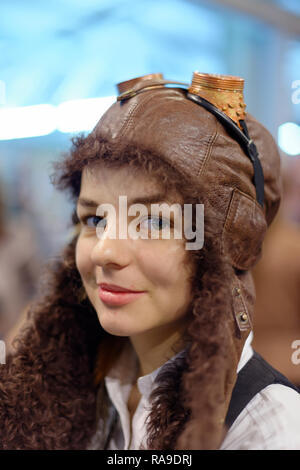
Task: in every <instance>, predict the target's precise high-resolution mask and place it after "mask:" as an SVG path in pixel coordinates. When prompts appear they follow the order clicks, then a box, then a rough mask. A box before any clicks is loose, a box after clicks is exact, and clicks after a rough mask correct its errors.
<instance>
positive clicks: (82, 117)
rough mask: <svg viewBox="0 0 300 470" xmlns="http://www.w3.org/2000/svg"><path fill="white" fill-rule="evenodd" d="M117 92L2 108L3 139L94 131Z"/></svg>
mask: <svg viewBox="0 0 300 470" xmlns="http://www.w3.org/2000/svg"><path fill="white" fill-rule="evenodd" d="M115 100H116V97H115V96H106V97H103V98H90V99H87V100H73V101H65V102H64V103H61V104H60V105H58V106H53V105H50V104H40V105H36V106H22V107H16V108H2V109H0V140H13V139H23V138H25V137H38V136H42V135H47V134H51V133H52V132H54V131H55V130H59V131H61V132H67V133H70V132H83V131H91V130H92V129H93V128H94V127H95V125H96V124H97V122H98V121H99V119H100V118H101V116H102V114H104V113H105V111H106V110H107V109H108V108H109V107H110V106H111V105H112V104H113V102H114V101H115Z"/></svg>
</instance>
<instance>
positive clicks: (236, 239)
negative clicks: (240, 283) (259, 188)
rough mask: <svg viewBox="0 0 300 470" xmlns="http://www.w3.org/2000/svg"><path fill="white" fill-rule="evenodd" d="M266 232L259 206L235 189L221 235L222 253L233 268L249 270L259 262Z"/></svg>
mask: <svg viewBox="0 0 300 470" xmlns="http://www.w3.org/2000/svg"><path fill="white" fill-rule="evenodd" d="M266 231H267V222H266V219H265V215H264V212H263V210H262V208H261V207H260V205H259V204H258V203H257V202H256V201H255V200H254V199H252V198H251V197H250V196H248V195H247V194H245V193H243V192H242V191H240V190H239V189H237V188H235V189H234V190H233V192H232V197H231V201H230V204H229V208H228V212H227V216H226V220H225V224H224V228H223V232H222V250H223V252H226V254H227V255H228V256H229V259H230V260H231V263H232V266H233V267H235V268H237V269H241V270H248V269H251V268H252V267H253V266H254V265H255V264H256V263H257V261H259V259H260V257H261V250H262V242H263V240H264V237H265V233H266Z"/></svg>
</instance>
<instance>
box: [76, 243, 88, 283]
mask: <svg viewBox="0 0 300 470" xmlns="http://www.w3.org/2000/svg"><path fill="white" fill-rule="evenodd" d="M75 261H76V267H77V269H78V271H79V273H80V274H81V276H82V277H84V276H85V274H86V273H88V272H89V271H91V267H92V262H91V256H90V247H89V243H88V240H85V239H84V238H82V237H80V236H79V238H78V241H77V244H76V253H75Z"/></svg>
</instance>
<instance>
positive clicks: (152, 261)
mask: <svg viewBox="0 0 300 470" xmlns="http://www.w3.org/2000/svg"><path fill="white" fill-rule="evenodd" d="M151 245H152V246H150V244H149V246H145V245H144V246H143V247H142V248H141V249H140V250H139V255H138V260H139V265H140V270H141V271H142V272H143V273H144V275H145V276H146V278H147V279H150V280H151V282H152V283H153V284H154V285H160V286H161V287H162V286H169V285H170V284H173V283H174V282H176V281H177V280H178V278H180V277H181V276H182V270H183V266H182V263H183V259H184V255H185V253H184V248H183V247H182V245H181V244H179V243H177V242H174V240H173V241H172V240H170V242H168V241H166V240H163V241H162V242H159V241H157V242H156V243H155V245H154V243H153V244H151Z"/></svg>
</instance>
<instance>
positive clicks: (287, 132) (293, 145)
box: [278, 122, 300, 155]
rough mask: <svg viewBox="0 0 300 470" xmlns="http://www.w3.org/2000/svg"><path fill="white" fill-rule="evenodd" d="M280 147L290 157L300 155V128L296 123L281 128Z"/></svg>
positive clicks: (283, 125) (279, 134) (285, 124)
mask: <svg viewBox="0 0 300 470" xmlns="http://www.w3.org/2000/svg"><path fill="white" fill-rule="evenodd" d="M278 145H279V147H280V148H281V149H282V150H283V151H284V152H285V153H287V154H289V155H300V126H298V125H297V124H295V123H294V122H286V123H284V124H282V125H281V126H279V129H278Z"/></svg>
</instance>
